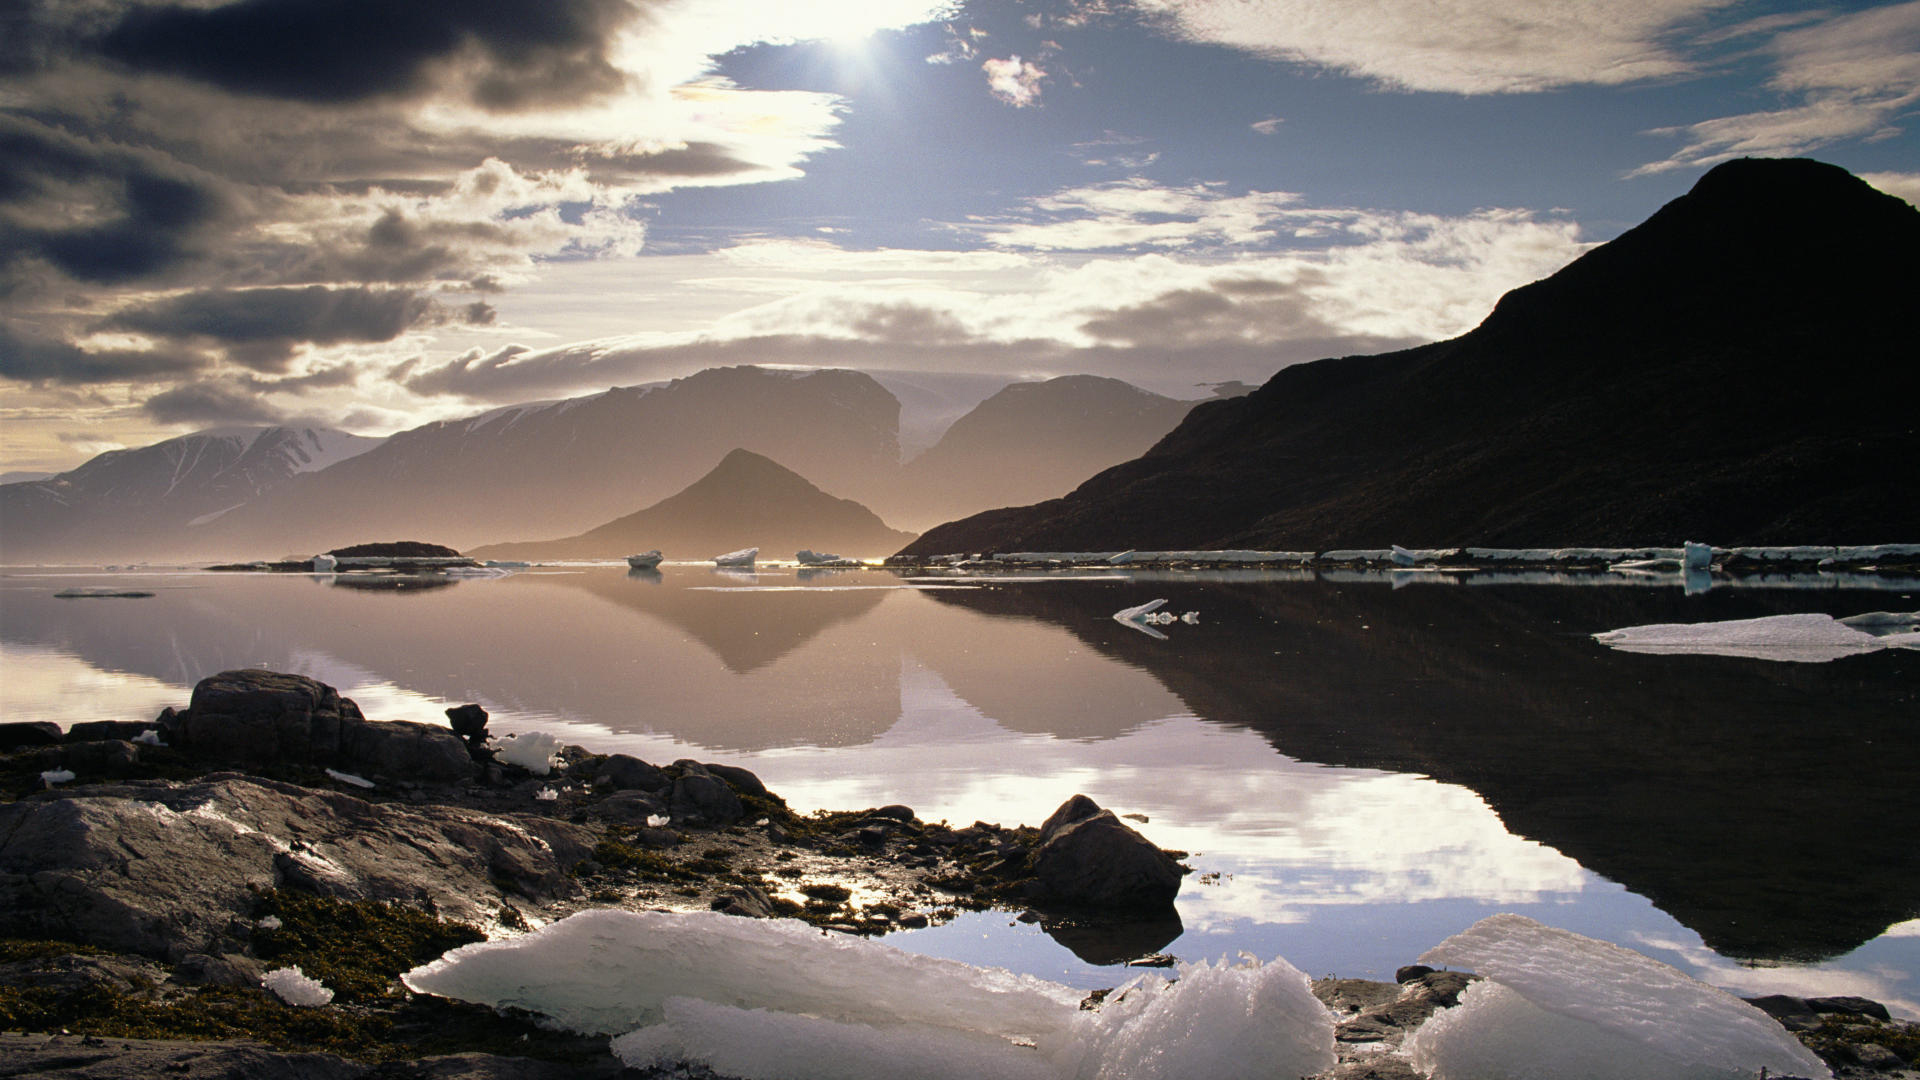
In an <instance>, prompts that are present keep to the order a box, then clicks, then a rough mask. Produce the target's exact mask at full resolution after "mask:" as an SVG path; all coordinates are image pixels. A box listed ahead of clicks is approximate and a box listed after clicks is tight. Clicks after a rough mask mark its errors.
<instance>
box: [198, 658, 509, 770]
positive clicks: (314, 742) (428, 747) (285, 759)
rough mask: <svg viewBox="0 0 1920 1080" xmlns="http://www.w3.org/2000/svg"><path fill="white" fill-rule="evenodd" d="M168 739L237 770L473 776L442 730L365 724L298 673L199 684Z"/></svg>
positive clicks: (456, 740)
mask: <svg viewBox="0 0 1920 1080" xmlns="http://www.w3.org/2000/svg"><path fill="white" fill-rule="evenodd" d="M172 734H173V740H174V742H175V744H176V745H177V746H179V747H180V748H181V749H183V750H186V751H188V752H189V753H192V754H194V755H195V756H197V757H206V758H213V759H216V760H220V761H232V762H236V763H238V764H242V765H255V766H258V765H276V764H286V765H312V766H328V767H334V768H339V769H344V770H348V771H353V772H372V773H377V774H380V775H385V776H391V777H396V778H403V779H411V780H429V781H460V780H466V779H469V778H471V777H472V775H473V764H472V759H471V757H470V756H469V755H468V753H467V748H466V744H465V743H463V742H462V741H461V740H460V737H459V736H457V735H455V734H454V733H453V732H452V731H450V730H448V729H447V728H442V727H438V726H436V725H431V724H416V723H412V722H410V721H404V720H397V721H383V722H379V723H373V722H370V721H368V720H367V718H366V717H365V716H363V715H361V713H360V706H358V705H356V704H354V703H353V700H352V699H351V698H344V697H341V696H340V692H339V691H337V690H335V689H334V688H333V687H331V686H328V685H327V684H325V683H323V682H319V681H318V680H315V679H309V678H307V677H306V676H304V675H289V674H285V673H283V672H278V671H262V670H259V669H244V670H238V671H223V672H221V673H219V674H218V675H209V676H208V677H206V678H204V679H201V680H200V682H199V683H198V684H197V685H195V686H194V688H193V698H192V701H191V703H190V704H189V705H188V707H187V711H186V712H184V713H180V714H177V715H175V716H174V718H173V733H172Z"/></svg>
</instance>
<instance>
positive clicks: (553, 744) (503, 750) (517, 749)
mask: <svg viewBox="0 0 1920 1080" xmlns="http://www.w3.org/2000/svg"><path fill="white" fill-rule="evenodd" d="M559 749H560V739H559V737H557V736H554V735H549V734H547V733H546V732H544V731H529V732H527V733H526V734H525V735H515V736H513V737H512V738H509V739H507V740H506V741H505V742H502V743H501V744H500V748H499V749H498V750H496V751H494V755H493V756H494V758H495V759H496V760H499V761H504V762H506V763H507V764H509V765H518V766H520V767H521V768H523V769H525V770H527V771H528V772H530V773H533V774H534V775H536V776H545V775H547V774H548V773H550V772H552V771H553V767H554V765H555V764H557V763H558V760H559V759H558V758H556V757H555V756H554V754H555V752H556V751H558V750H559Z"/></svg>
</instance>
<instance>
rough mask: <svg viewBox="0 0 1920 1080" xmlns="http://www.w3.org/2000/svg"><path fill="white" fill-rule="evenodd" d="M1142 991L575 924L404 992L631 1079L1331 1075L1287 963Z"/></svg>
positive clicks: (819, 945)
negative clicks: (1088, 996)
mask: <svg viewBox="0 0 1920 1080" xmlns="http://www.w3.org/2000/svg"><path fill="white" fill-rule="evenodd" d="M1175 974H1176V975H1177V980H1176V981H1173V982H1168V981H1167V980H1165V979H1164V978H1162V977H1161V976H1160V975H1158V974H1150V975H1144V976H1141V977H1139V978H1137V979H1135V980H1134V981H1133V982H1131V983H1128V984H1127V985H1126V986H1123V987H1121V988H1119V989H1117V990H1115V991H1114V992H1113V993H1112V994H1110V995H1109V996H1108V998H1107V1000H1106V1003H1105V1004H1104V1005H1103V1006H1102V1007H1101V1008H1100V1009H1099V1010H1097V1011H1083V1010H1082V1009H1080V1007H1079V1002H1080V999H1081V997H1082V992H1081V991H1078V990H1075V989H1072V988H1071V987H1067V986H1063V985H1061V984H1058V983H1053V982H1049V981H1047V980H1044V979H1037V978H1033V977H1032V976H1027V975H1018V974H1014V973H1012V972H1008V971H1004V970H1001V969H998V968H985V967H975V966H973V965H971V964H965V963H962V962H960V961H957V960H949V959H943V958H939V957H928V956H917V955H914V954H911V953H905V952H901V951H899V950H898V949H895V948H893V947H891V946H889V945H885V944H881V943H878V942H872V941H866V940H863V939H859V938H851V937H840V936H828V935H823V934H821V933H820V932H819V931H818V930H815V929H813V928H811V927H808V926H806V925H804V924H800V923H796V922H788V921H783V920H770V921H769V920H756V919H739V918H733V917H730V916H726V915H720V914H718V913H711V912H690V913H679V914H674V913H666V912H630V911H618V910H602V911H587V912H582V913H580V914H577V915H573V916H570V917H568V918H566V919H562V920H560V921H559V922H557V923H554V924H552V925H550V926H547V927H544V928H542V929H540V930H538V931H535V932H534V933H531V934H527V935H525V936H523V937H519V938H514V939H512V940H506V941H496V942H483V943H479V944H475V945H468V946H464V947H462V948H459V949H456V950H454V951H452V952H450V953H448V954H447V955H445V956H443V957H441V958H440V959H439V960H436V961H434V962H433V963H431V964H427V965H425V966H423V967H419V968H415V969H414V970H412V971H409V972H407V973H406V975H404V976H402V981H403V982H404V983H405V984H406V985H407V987H408V988H409V989H411V990H414V991H415V992H418V993H431V994H439V995H442V996H445V997H453V998H458V999H460V1000H463V1001H472V1002H477V1003H480V1004H484V1005H490V1006H493V1007H495V1008H499V1007H503V1006H512V1007H515V1008H521V1009H528V1010H531V1011H533V1012H537V1013H540V1014H542V1015H543V1016H546V1017H548V1018H549V1019H551V1020H552V1021H553V1022H555V1023H557V1024H559V1025H561V1026H563V1027H566V1028H570V1029H572V1030H575V1031H581V1032H586V1033H590V1034H618V1035H619V1037H618V1038H616V1039H615V1040H614V1042H613V1049H614V1051H615V1053H617V1054H618V1055H619V1056H620V1057H621V1058H622V1060H624V1061H625V1062H627V1063H628V1064H629V1065H634V1066H638V1067H644V1066H647V1065H654V1064H661V1063H666V1062H673V1061H691V1062H696V1063H699V1064H703V1065H706V1066H708V1067H710V1068H713V1069H715V1070H716V1071H718V1072H721V1073H723V1074H726V1075H729V1076H737V1077H741V1078H742V1080H774V1078H788V1077H797V1076H806V1077H809V1078H817V1080H836V1078H838V1080H867V1078H873V1080H880V1078H885V1077H894V1076H903V1075H913V1076H924V1077H953V1078H955V1080H960V1078H962V1077H967V1078H977V1080H993V1078H1004V1080H1098V1078H1118V1077H1129V1078H1140V1080H1152V1078H1159V1077H1166V1078H1173V1077H1182V1078H1185V1077H1197V1076H1205V1077H1219V1078H1235V1077H1241V1076H1245V1077H1254V1076H1260V1077H1268V1076H1276V1075H1278V1076H1301V1075H1308V1074H1311V1073H1316V1072H1320V1071H1322V1070H1324V1069H1327V1068H1329V1067H1331V1066H1332V1065H1333V1063H1334V1056H1333V1023H1332V1019H1331V1017H1329V1016H1328V1014H1327V1012H1326V1010H1325V1009H1324V1008H1323V1007H1322V1006H1321V1005H1320V1003H1319V1002H1318V1001H1317V1000H1316V999H1315V998H1314V997H1313V994H1312V991H1311V989H1310V987H1309V985H1308V982H1307V978H1306V976H1305V975H1303V974H1301V973H1300V972H1299V971H1298V970H1296V969H1295V968H1293V967H1292V966H1291V965H1289V964H1288V963H1286V961H1284V960H1275V961H1273V962H1272V963H1268V964H1264V965H1262V964H1257V963H1251V962H1249V963H1242V964H1237V965H1230V964H1228V963H1226V962H1224V961H1223V962H1221V963H1219V964H1217V965H1209V964H1204V963H1202V964H1185V965H1181V966H1180V967H1179V968H1178V969H1177V971H1176V972H1175Z"/></svg>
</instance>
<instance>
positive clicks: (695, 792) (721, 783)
mask: <svg viewBox="0 0 1920 1080" xmlns="http://www.w3.org/2000/svg"><path fill="white" fill-rule="evenodd" d="M674 765H675V766H677V767H678V768H679V769H680V770H681V772H680V778H679V779H678V780H675V781H674V782H673V792H672V794H671V795H670V796H669V797H668V799H667V807H668V812H669V813H670V814H671V815H672V816H673V820H674V821H675V822H676V823H681V822H684V823H687V824H699V825H731V824H733V823H734V822H736V821H739V820H740V819H741V818H742V817H744V816H746V812H747V809H746V807H745V806H743V805H742V804H741V802H740V796H738V795H735V794H734V793H733V788H732V787H731V786H729V785H728V784H727V782H726V781H725V780H722V779H720V778H719V777H717V776H715V775H713V773H711V772H709V771H708V770H707V767H706V766H705V765H702V764H700V763H699V762H697V761H676V762H674Z"/></svg>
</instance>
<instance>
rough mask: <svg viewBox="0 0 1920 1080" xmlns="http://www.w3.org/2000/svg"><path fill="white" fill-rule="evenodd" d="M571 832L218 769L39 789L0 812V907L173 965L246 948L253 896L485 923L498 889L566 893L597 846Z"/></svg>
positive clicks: (13, 917)
mask: <svg viewBox="0 0 1920 1080" xmlns="http://www.w3.org/2000/svg"><path fill="white" fill-rule="evenodd" d="M591 846H592V845H591V843H590V838H589V834H588V833H587V832H586V831H585V830H584V829H581V828H580V827H578V826H575V825H571V824H568V823H566V822H560V821H554V820H552V819H549V818H543V817H515V818H511V819H509V818H502V817H499V816H495V815H490V814H486V813H483V812H480V811H477V810H467V809H462V808H458V807H449V806H430V807H411V806H401V805H397V804H370V803H367V802H364V801H362V800H361V799H358V798H355V797H353V796H350V795H345V794H341V793H338V792H328V791H315V790H309V789H305V788H300V787H295V786H293V785H291V784H281V783H277V782H275V781H267V780H256V779H250V778H241V777H237V776H234V775H232V774H224V775H223V774H216V775H215V776H213V777H208V778H206V779H204V780H202V781H199V782H196V783H193V784H185V785H182V784H171V783H165V784H163V783H155V782H151V781H148V782H136V783H130V784H126V785H121V786H100V787H92V788H81V789H77V790H74V791H67V792H44V793H41V794H38V795H35V796H32V797H30V798H27V799H22V800H20V801H19V802H15V803H10V804H6V805H0V910H5V911H7V912H8V913H9V927H10V929H9V933H12V934H15V935H22V936H43V937H51V938H64V939H68V940H79V941H85V942H88V943H91V944H97V945H102V946H106V947H109V948H114V949H120V950H124V951H127V952H136V953H141V954H144V955H148V956H155V957H162V958H167V959H169V960H177V959H182V958H184V957H186V956H187V955H189V954H191V953H209V954H222V953H227V952H235V951H240V949H241V947H242V945H243V943H242V942H240V941H237V940H235V938H234V936H233V934H234V932H233V930H232V924H234V922H235V920H236V917H241V918H244V917H247V916H249V915H250V913H251V911H252V907H253V904H254V896H255V893H256V891H257V890H262V889H269V888H273V887H275V886H277V885H281V884H284V883H291V882H297V883H299V884H301V885H304V886H306V887H308V888H311V889H313V890H314V891H316V892H320V893H323V894H326V895H334V896H341V897H350V898H358V897H366V898H370V899H379V900H405V901H420V900H430V901H431V902H433V903H434V904H435V905H437V907H438V909H439V910H440V911H441V912H442V913H443V914H445V915H447V916H449V917H451V918H455V919H461V920H465V921H470V922H482V921H485V919H486V918H487V917H488V916H490V915H491V913H492V912H493V911H494V910H496V909H497V908H498V907H499V906H500V903H501V896H502V889H507V890H513V891H517V892H519V893H521V894H522V895H525V896H528V897H530V898H535V899H552V898H558V897H561V896H566V895H572V893H573V892H574V891H575V886H574V885H573V883H572V879H571V878H570V877H569V876H568V875H567V870H568V869H569V868H571V867H572V866H573V865H574V864H575V863H577V862H579V861H580V860H581V859H583V858H585V857H586V856H587V855H588V854H589V852H590V849H591Z"/></svg>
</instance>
